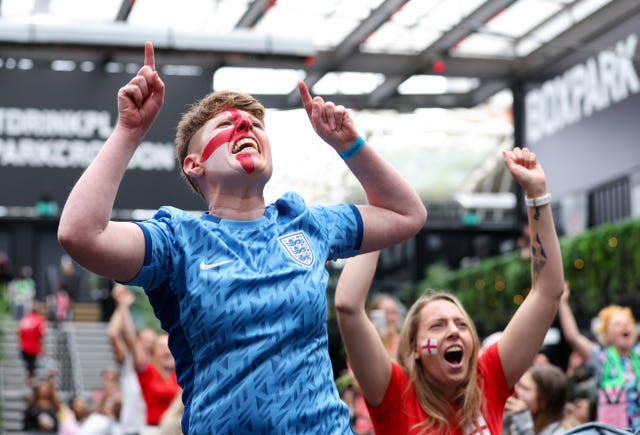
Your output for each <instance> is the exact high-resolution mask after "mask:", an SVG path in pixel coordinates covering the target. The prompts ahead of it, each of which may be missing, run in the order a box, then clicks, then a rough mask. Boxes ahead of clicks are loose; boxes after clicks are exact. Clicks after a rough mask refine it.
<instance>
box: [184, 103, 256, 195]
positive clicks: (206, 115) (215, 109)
mask: <svg viewBox="0 0 640 435" xmlns="http://www.w3.org/2000/svg"><path fill="white" fill-rule="evenodd" d="M231 108H236V109H238V110H243V111H245V112H248V113H250V114H251V115H253V116H255V117H256V118H258V119H259V120H260V122H264V114H265V109H264V106H263V105H262V104H261V103H260V102H259V101H258V100H256V99H255V98H254V97H252V96H251V95H249V94H243V93H241V92H234V91H218V92H211V93H210V94H208V95H207V96H206V97H204V98H203V99H202V100H200V101H198V102H196V103H195V104H194V105H192V106H191V107H190V109H189V111H187V112H186V113H184V114H183V115H182V119H181V120H180V122H179V123H178V128H177V131H176V139H175V145H176V158H177V159H178V165H179V167H180V174H181V175H182V177H183V178H184V179H185V180H186V181H187V182H188V183H189V185H190V186H191V188H192V189H193V190H194V191H195V192H196V193H201V192H200V189H199V188H198V186H197V185H196V183H194V181H193V180H192V179H191V178H190V177H189V176H188V175H187V174H186V173H185V172H184V169H183V168H182V163H183V162H184V159H185V157H187V154H188V153H189V143H190V142H191V138H193V135H194V134H196V132H197V131H198V130H200V128H202V126H203V125H205V124H206V123H207V121H209V120H210V119H211V118H213V117H214V116H216V115H217V114H218V113H221V112H224V111H225V110H227V109H231Z"/></svg>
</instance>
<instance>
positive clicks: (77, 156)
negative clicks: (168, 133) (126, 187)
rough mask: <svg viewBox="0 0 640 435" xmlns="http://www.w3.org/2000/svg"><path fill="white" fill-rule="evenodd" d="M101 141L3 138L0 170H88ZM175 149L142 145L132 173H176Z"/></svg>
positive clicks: (131, 167)
mask: <svg viewBox="0 0 640 435" xmlns="http://www.w3.org/2000/svg"><path fill="white" fill-rule="evenodd" d="M103 143H104V142H103V141H100V140H81V139H75V140H74V139H32V138H28V137H21V138H17V139H16V138H8V139H2V138H0V166H16V167H32V168H59V169H63V168H86V167H87V166H89V163H91V161H93V159H94V158H95V156H96V155H97V154H98V151H99V150H100V148H101V147H102V145H103ZM174 168H175V156H174V150H173V146H172V145H171V144H166V143H153V142H142V144H141V145H140V146H139V147H138V149H137V150H136V153H135V154H134V155H133V158H132V159H131V162H129V169H142V170H146V171H151V170H161V171H172V170H173V169H174Z"/></svg>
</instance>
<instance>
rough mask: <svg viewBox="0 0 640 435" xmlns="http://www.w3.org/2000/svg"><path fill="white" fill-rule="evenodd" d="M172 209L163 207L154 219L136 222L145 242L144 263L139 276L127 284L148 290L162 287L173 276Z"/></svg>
mask: <svg viewBox="0 0 640 435" xmlns="http://www.w3.org/2000/svg"><path fill="white" fill-rule="evenodd" d="M172 221H173V219H172V209H171V208H170V207H162V208H161V209H160V210H158V212H157V213H156V214H155V215H154V216H153V218H151V219H149V220H146V221H142V222H136V224H137V225H138V226H139V227H140V229H142V233H143V234H144V241H145V255H144V263H143V265H142V268H141V269H140V271H139V272H138V274H137V275H136V276H135V277H133V279H132V280H131V281H129V282H127V283H126V284H129V285H137V286H140V287H144V289H145V291H147V290H148V289H153V288H158V287H161V286H162V284H163V283H166V282H167V281H168V280H169V279H170V276H171V270H172V262H171V258H172V249H171V248H172V246H173V244H174V243H173V242H174V237H173V227H172Z"/></svg>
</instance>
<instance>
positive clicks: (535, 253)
mask: <svg viewBox="0 0 640 435" xmlns="http://www.w3.org/2000/svg"><path fill="white" fill-rule="evenodd" d="M531 261H532V266H533V275H534V277H537V276H538V275H539V274H540V272H541V271H542V268H543V267H544V265H545V264H546V263H547V253H546V252H544V246H542V239H540V234H538V233H536V237H535V242H534V243H532V244H531Z"/></svg>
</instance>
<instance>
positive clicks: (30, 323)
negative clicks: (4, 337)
mask: <svg viewBox="0 0 640 435" xmlns="http://www.w3.org/2000/svg"><path fill="white" fill-rule="evenodd" d="M46 330H47V322H46V320H45V319H44V317H42V315H41V314H40V313H38V312H36V311H32V312H30V313H29V314H27V315H26V316H24V317H23V318H22V319H20V322H18V334H19V337H20V349H21V350H22V351H24V352H26V353H28V354H29V355H40V354H41V353H42V337H44V334H45V332H46Z"/></svg>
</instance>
